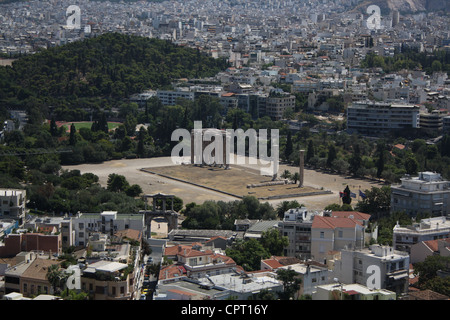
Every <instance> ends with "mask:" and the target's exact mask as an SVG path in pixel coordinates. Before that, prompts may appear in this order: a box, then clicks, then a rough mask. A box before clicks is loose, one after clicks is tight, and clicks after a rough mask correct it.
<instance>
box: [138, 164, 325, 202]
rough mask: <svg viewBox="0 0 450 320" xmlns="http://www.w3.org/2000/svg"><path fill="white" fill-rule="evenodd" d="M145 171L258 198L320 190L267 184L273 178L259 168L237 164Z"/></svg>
mask: <svg viewBox="0 0 450 320" xmlns="http://www.w3.org/2000/svg"><path fill="white" fill-rule="evenodd" d="M145 170H146V171H147V170H148V172H149V173H150V172H151V173H155V174H159V175H163V176H165V177H173V178H177V179H181V180H183V181H186V182H191V183H195V184H197V185H201V186H205V187H208V188H213V189H216V190H218V191H222V192H224V193H228V194H231V195H236V196H237V197H242V196H246V195H252V196H254V197H256V198H258V199H268V198H271V197H274V196H284V195H286V196H292V195H296V194H305V193H311V192H318V191H320V190H318V189H315V188H312V187H308V186H306V187H303V188H299V187H298V186H297V185H295V184H292V183H289V184H280V185H265V184H266V183H272V177H269V176H264V175H261V174H260V172H259V170H255V169H253V168H249V167H241V166H238V165H233V166H231V167H230V169H229V170H225V169H224V168H220V167H210V166H204V167H201V166H194V165H174V166H165V167H153V168H146V169H145ZM280 182H281V181H280ZM261 184H263V185H261ZM248 186H252V187H248Z"/></svg>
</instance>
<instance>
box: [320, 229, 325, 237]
mask: <svg viewBox="0 0 450 320" xmlns="http://www.w3.org/2000/svg"><path fill="white" fill-rule="evenodd" d="M323 238H325V232H323V231H320V239H323Z"/></svg>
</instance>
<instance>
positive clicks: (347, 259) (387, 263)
mask: <svg viewBox="0 0 450 320" xmlns="http://www.w3.org/2000/svg"><path fill="white" fill-rule="evenodd" d="M409 261H410V260H409V254H407V253H406V252H403V251H396V250H394V248H393V247H389V246H380V245H372V246H370V248H369V249H367V248H365V249H359V250H342V251H341V258H340V260H339V259H338V260H335V262H334V269H333V272H332V274H333V277H334V278H337V279H339V281H340V282H342V283H346V284H351V283H358V284H361V285H364V286H370V287H373V288H376V289H387V290H391V291H394V292H396V293H397V294H399V293H405V292H407V290H408V283H409V281H408V280H409Z"/></svg>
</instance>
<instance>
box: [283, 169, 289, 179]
mask: <svg viewBox="0 0 450 320" xmlns="http://www.w3.org/2000/svg"><path fill="white" fill-rule="evenodd" d="M281 177H282V178H283V179H289V178H290V177H291V173H290V172H289V170H284V171H283V173H282V174H281Z"/></svg>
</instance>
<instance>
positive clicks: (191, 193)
mask: <svg viewBox="0 0 450 320" xmlns="http://www.w3.org/2000/svg"><path fill="white" fill-rule="evenodd" d="M144 168H145V169H146V170H149V171H155V172H156V171H158V173H164V174H167V175H169V176H171V177H177V178H179V179H181V180H185V181H190V182H193V183H196V184H199V185H206V186H209V187H212V188H217V189H219V190H221V191H226V192H230V193H231V194H235V195H240V196H243V195H254V196H256V197H267V196H269V195H273V194H274V193H276V194H287V193H289V192H290V193H291V194H292V193H294V192H295V193H299V192H298V191H299V190H303V192H311V191H320V190H329V191H331V192H332V193H331V194H321V195H312V196H301V197H289V198H285V199H276V200H267V201H268V202H269V203H271V204H272V205H273V206H274V207H276V205H277V204H278V203H279V202H281V201H284V200H297V201H298V202H299V203H302V204H304V205H305V206H306V207H308V208H309V209H315V210H322V209H323V208H324V207H325V206H327V205H328V204H332V203H339V200H340V199H339V192H340V191H343V190H344V188H345V186H347V185H348V186H349V187H350V190H351V191H352V192H354V193H356V194H357V195H358V190H359V189H361V190H363V191H364V190H366V189H370V188H371V187H372V186H376V187H380V186H381V185H382V184H380V183H378V182H376V181H369V180H361V179H354V178H349V177H345V176H339V175H335V174H328V173H323V172H318V171H315V170H309V169H305V170H304V176H305V178H304V185H305V187H304V188H297V187H296V186H295V185H293V184H289V185H285V186H270V187H264V188H262V187H259V188H252V189H248V188H247V184H251V183H260V182H261V181H270V178H269V177H266V176H262V175H260V174H259V170H255V167H254V165H242V166H234V165H231V169H230V170H224V169H219V168H214V170H210V169H211V168H208V167H203V168H200V167H193V166H190V165H189V166H184V165H174V164H173V163H172V160H171V158H170V157H161V158H150V159H126V160H125V159H122V160H112V161H107V162H104V163H101V164H83V165H75V166H64V167H63V169H65V170H75V169H76V170H80V172H81V173H82V174H83V173H87V172H91V173H93V174H95V175H97V176H98V177H99V183H100V184H101V185H102V186H104V187H106V182H107V180H108V175H109V174H111V173H116V174H120V175H124V176H125V177H126V178H127V180H128V182H129V183H130V184H138V185H140V186H141V188H142V190H143V192H144V193H145V194H155V193H159V192H161V193H166V194H174V195H176V196H178V197H180V198H181V199H183V202H184V203H185V204H186V203H189V202H195V203H198V204H201V203H203V202H204V201H206V200H215V201H219V200H222V201H233V200H238V198H236V197H234V196H232V195H227V194H224V193H221V192H218V191H213V190H210V189H206V188H203V187H200V186H195V185H192V184H189V183H184V182H181V181H177V180H174V179H170V178H165V177H162V176H160V175H155V174H151V173H148V172H144V171H142V170H141V169H144ZM188 168H190V169H194V170H186V169H188ZM284 170H289V171H290V172H291V173H294V172H296V171H298V167H292V166H287V165H280V167H279V171H278V173H279V175H280V174H281V173H282V172H283V171H284ZM214 175H215V176H214ZM281 188H283V190H280V189H281ZM269 189H272V190H270V191H269ZM275 189H276V190H275ZM249 192H257V193H250V194H249ZM358 199H359V197H358V198H356V199H353V202H352V204H355V203H356V201H357V200H358ZM262 201H266V200H262Z"/></svg>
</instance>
